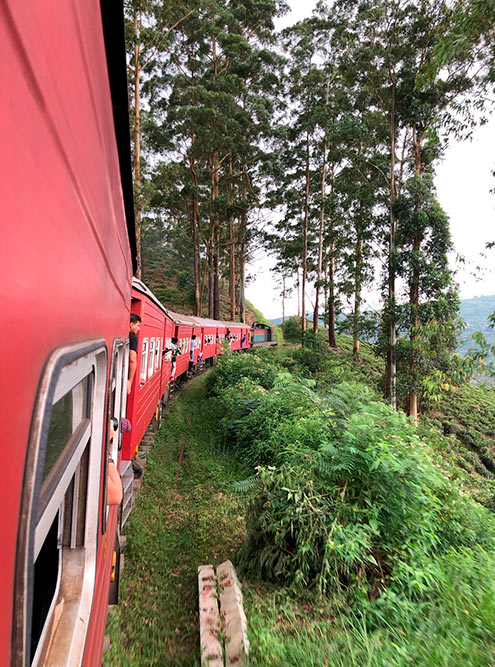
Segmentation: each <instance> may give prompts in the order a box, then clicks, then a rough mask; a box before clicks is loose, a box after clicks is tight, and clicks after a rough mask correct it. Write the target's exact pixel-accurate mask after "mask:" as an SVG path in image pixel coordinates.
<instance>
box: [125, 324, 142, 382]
mask: <svg viewBox="0 0 495 667" xmlns="http://www.w3.org/2000/svg"><path fill="white" fill-rule="evenodd" d="M140 328H141V318H140V317H139V315H136V314H135V313H131V318H130V322H129V375H128V376H127V377H128V379H127V394H130V393H131V389H132V382H133V380H134V376H135V375H136V368H137V350H138V337H137V335H138V333H139V329H140Z"/></svg>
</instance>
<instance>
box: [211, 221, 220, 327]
mask: <svg viewBox="0 0 495 667" xmlns="http://www.w3.org/2000/svg"><path fill="white" fill-rule="evenodd" d="M213 319H214V320H219V319H220V241H219V238H218V225H217V228H216V233H215V254H214V256H213Z"/></svg>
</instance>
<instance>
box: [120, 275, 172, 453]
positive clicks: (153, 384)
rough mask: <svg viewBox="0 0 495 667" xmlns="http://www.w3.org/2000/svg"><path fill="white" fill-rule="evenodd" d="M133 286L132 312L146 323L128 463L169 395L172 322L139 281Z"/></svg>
mask: <svg viewBox="0 0 495 667" xmlns="http://www.w3.org/2000/svg"><path fill="white" fill-rule="evenodd" d="M133 285H134V286H133V290H132V294H133V305H132V311H133V312H135V313H136V314H137V315H139V316H140V317H141V320H142V321H141V328H140V331H139V336H138V353H137V369H136V375H135V377H134V381H133V384H132V387H131V393H130V395H129V399H128V404H127V417H128V419H129V420H130V422H131V425H132V428H131V431H130V432H128V433H125V434H124V438H123V445H122V458H123V459H124V460H130V459H132V457H133V456H134V454H135V453H136V451H137V449H138V447H139V443H140V442H141V440H142V439H143V437H144V434H145V433H146V429H147V428H148V426H149V423H150V421H151V420H152V418H153V415H154V413H155V409H156V406H157V404H158V401H159V400H160V398H161V397H162V395H163V393H164V391H165V389H164V386H163V382H164V373H163V366H165V367H166V366H167V363H168V362H167V359H166V358H165V356H164V355H163V354H162V353H163V350H164V349H166V339H167V334H168V333H169V332H170V329H171V320H170V318H169V317H168V316H167V314H166V312H165V309H164V308H163V306H161V304H160V302H159V301H158V299H156V297H154V295H153V293H152V292H151V291H150V290H149V289H148V288H146V287H145V286H144V285H143V283H140V282H139V281H136V279H134V281H133ZM165 377H166V371H165Z"/></svg>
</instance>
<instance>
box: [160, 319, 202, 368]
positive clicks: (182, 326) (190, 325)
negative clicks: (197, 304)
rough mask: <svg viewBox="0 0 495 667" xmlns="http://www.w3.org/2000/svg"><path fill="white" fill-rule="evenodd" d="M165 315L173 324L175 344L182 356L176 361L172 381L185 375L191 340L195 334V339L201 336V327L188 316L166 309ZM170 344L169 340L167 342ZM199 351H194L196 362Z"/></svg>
mask: <svg viewBox="0 0 495 667" xmlns="http://www.w3.org/2000/svg"><path fill="white" fill-rule="evenodd" d="M167 313H168V314H169V316H170V317H171V318H172V320H173V322H174V324H175V333H174V334H173V335H174V336H175V338H177V344H178V346H179V347H180V349H181V351H182V354H179V356H178V357H177V361H176V368H175V373H174V378H173V379H174V380H177V379H179V378H180V377H181V376H183V375H185V374H186V373H187V369H188V367H189V360H190V352H191V338H192V335H193V334H195V335H196V336H197V337H198V336H201V327H200V326H199V324H198V323H197V322H195V321H194V319H193V318H192V317H189V316H188V315H180V314H179V313H174V312H173V311H172V310H168V309H167ZM168 342H169V343H171V340H169V341H168ZM198 352H199V350H197V351H195V359H196V360H197V356H198Z"/></svg>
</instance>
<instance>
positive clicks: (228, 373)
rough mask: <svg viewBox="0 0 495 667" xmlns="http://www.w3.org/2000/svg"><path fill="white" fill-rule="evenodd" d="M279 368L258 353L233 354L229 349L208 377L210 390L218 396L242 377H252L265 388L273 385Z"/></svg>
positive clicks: (251, 378)
mask: <svg viewBox="0 0 495 667" xmlns="http://www.w3.org/2000/svg"><path fill="white" fill-rule="evenodd" d="M277 374H278V368H277V367H276V366H274V365H273V364H270V363H269V362H268V361H267V360H266V359H263V358H262V357H261V356H260V355H256V354H231V353H229V352H228V351H227V352H225V353H224V354H222V356H221V357H220V358H219V359H217V361H216V364H215V367H214V369H213V371H212V373H211V374H210V376H209V377H208V391H209V392H210V393H213V394H214V395H216V396H219V395H220V394H222V392H223V391H224V390H225V389H226V388H229V387H231V386H235V385H236V384H237V383H238V382H239V381H240V380H241V379H246V378H247V379H250V380H252V381H253V382H255V383H257V384H259V385H260V386H261V387H263V388H265V389H270V387H272V386H273V383H274V381H275V377H276V376H277Z"/></svg>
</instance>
